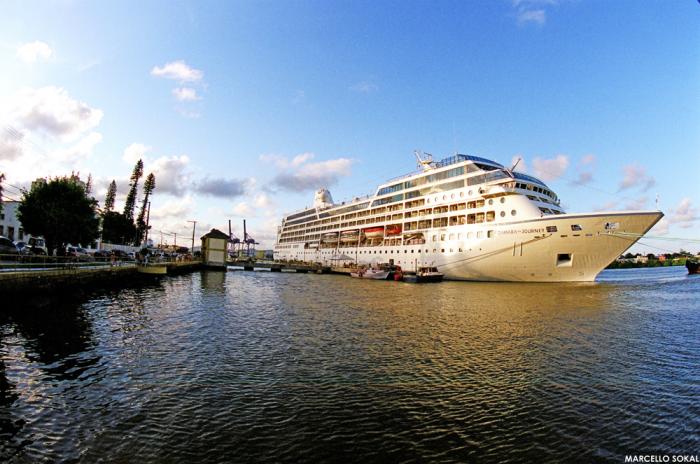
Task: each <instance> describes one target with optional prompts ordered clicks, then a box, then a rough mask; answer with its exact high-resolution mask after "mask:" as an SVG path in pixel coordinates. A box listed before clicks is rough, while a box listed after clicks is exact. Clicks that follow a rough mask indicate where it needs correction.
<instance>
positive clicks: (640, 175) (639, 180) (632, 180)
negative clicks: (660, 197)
mask: <svg viewBox="0 0 700 464" xmlns="http://www.w3.org/2000/svg"><path fill="white" fill-rule="evenodd" d="M622 170H623V172H624V177H623V178H622V180H621V181H620V186H619V190H626V189H629V188H633V187H638V188H639V189H640V190H641V191H643V192H646V191H647V190H649V189H650V188H652V187H653V186H654V184H656V180H654V178H653V177H652V176H649V175H647V172H646V169H645V168H643V167H642V166H639V165H637V164H628V165H626V166H623V167H622Z"/></svg>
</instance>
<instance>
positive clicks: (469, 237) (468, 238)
mask: <svg viewBox="0 0 700 464" xmlns="http://www.w3.org/2000/svg"><path fill="white" fill-rule="evenodd" d="M473 235H474V234H473V233H472V232H467V240H471V238H472V236H473Z"/></svg>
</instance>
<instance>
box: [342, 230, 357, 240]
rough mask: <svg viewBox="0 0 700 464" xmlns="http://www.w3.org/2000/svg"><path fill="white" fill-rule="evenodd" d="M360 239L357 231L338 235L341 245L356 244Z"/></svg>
mask: <svg viewBox="0 0 700 464" xmlns="http://www.w3.org/2000/svg"><path fill="white" fill-rule="evenodd" d="M359 238H360V232H359V231H358V230H344V231H342V232H341V233H340V241H341V242H342V243H348V242H356V241H357V240H358V239H359Z"/></svg>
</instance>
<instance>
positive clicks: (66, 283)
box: [0, 261, 202, 298]
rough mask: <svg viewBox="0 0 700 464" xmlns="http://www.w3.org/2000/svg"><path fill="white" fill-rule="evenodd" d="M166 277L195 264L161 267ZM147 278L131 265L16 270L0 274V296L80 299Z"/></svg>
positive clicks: (196, 264) (197, 265) (196, 267)
mask: <svg viewBox="0 0 700 464" xmlns="http://www.w3.org/2000/svg"><path fill="white" fill-rule="evenodd" d="M165 265H166V267H167V273H168V274H169V275H176V274H182V273H186V272H192V271H198V270H200V269H201V268H202V264H201V263H200V262H199V261H185V262H169V263H165ZM148 279H152V276H151V275H146V274H142V273H140V272H138V267H137V266H136V264H134V263H121V264H120V265H114V266H113V265H109V264H102V265H94V264H93V265H82V266H79V265H74V266H61V267H56V268H48V269H47V268H28V267H18V268H16V269H14V270H10V271H8V270H5V271H4V272H2V273H0V294H2V295H8V296H12V297H14V298H19V297H29V298H32V297H37V296H38V297H46V296H51V297H60V296H70V295H81V294H85V293H87V292H90V291H92V290H96V289H101V288H121V287H128V286H132V285H135V284H138V283H140V282H143V281H144V280H148Z"/></svg>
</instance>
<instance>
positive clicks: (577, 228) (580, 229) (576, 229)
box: [571, 224, 583, 232]
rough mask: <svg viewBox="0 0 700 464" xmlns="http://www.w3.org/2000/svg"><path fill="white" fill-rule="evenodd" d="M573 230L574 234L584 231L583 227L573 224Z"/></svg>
mask: <svg viewBox="0 0 700 464" xmlns="http://www.w3.org/2000/svg"><path fill="white" fill-rule="evenodd" d="M571 230H573V231H574V232H580V231H582V230H583V227H581V226H580V225H579V224H571Z"/></svg>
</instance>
